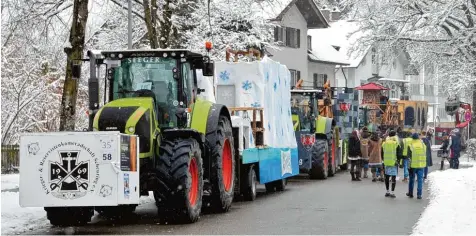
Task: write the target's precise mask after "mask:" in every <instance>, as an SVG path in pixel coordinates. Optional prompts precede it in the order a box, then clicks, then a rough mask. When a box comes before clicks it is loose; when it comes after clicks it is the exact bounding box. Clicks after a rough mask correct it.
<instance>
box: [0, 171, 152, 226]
mask: <svg viewBox="0 0 476 236" xmlns="http://www.w3.org/2000/svg"><path fill="white" fill-rule="evenodd" d="M1 178H2V179H1V180H2V181H1V183H2V194H1V201H2V208H1V212H2V234H3V235H7V234H21V233H23V232H26V231H31V230H33V229H37V228H38V227H41V226H48V225H49V222H48V220H47V219H46V212H45V210H44V209H43V207H26V208H23V207H20V199H19V193H18V191H8V190H12V189H15V188H18V186H19V182H20V178H19V175H18V174H12V175H1ZM3 190H7V191H3ZM151 202H154V196H153V195H152V194H150V195H149V196H142V197H141V198H140V204H141V205H142V204H147V203H151Z"/></svg>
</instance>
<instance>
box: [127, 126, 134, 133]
mask: <svg viewBox="0 0 476 236" xmlns="http://www.w3.org/2000/svg"><path fill="white" fill-rule="evenodd" d="M127 131H129V133H131V134H133V133H134V131H135V129H134V127H132V126H131V127H129V128H128V129H127Z"/></svg>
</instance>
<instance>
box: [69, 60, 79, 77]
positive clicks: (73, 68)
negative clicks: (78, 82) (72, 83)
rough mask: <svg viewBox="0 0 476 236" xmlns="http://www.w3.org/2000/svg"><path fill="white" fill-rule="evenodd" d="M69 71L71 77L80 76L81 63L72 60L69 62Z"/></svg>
mask: <svg viewBox="0 0 476 236" xmlns="http://www.w3.org/2000/svg"><path fill="white" fill-rule="evenodd" d="M71 73H72V75H73V78H79V77H81V65H80V64H76V63H74V62H73V63H72V64H71Z"/></svg>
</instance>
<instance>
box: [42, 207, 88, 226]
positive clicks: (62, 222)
mask: <svg viewBox="0 0 476 236" xmlns="http://www.w3.org/2000/svg"><path fill="white" fill-rule="evenodd" d="M45 211H46V218H47V219H48V220H49V221H50V224H52V225H54V226H82V225H85V224H87V223H88V222H90V221H91V217H92V216H93V215H94V208H92V207H45Z"/></svg>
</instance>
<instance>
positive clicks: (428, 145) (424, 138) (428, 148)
mask: <svg viewBox="0 0 476 236" xmlns="http://www.w3.org/2000/svg"><path fill="white" fill-rule="evenodd" d="M421 140H422V141H423V143H424V144H425V146H426V167H425V173H424V176H423V179H424V180H426V178H427V177H428V167H430V166H433V159H432V157H431V139H430V136H428V135H427V133H426V132H425V131H423V132H422V133H421Z"/></svg>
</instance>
